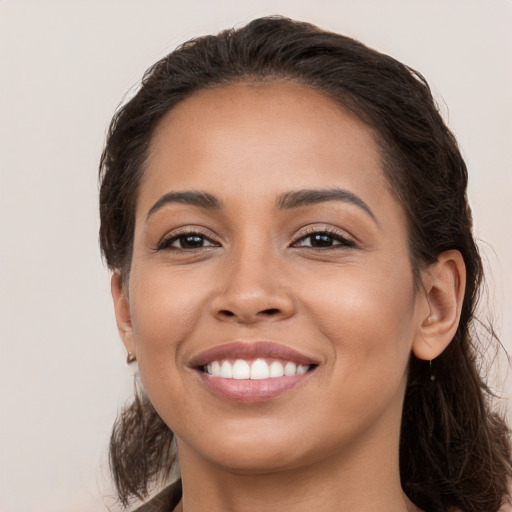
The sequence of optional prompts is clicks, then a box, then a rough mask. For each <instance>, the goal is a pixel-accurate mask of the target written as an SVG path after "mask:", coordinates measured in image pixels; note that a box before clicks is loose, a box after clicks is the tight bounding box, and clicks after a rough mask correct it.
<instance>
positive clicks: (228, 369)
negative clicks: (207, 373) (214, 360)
mask: <svg viewBox="0 0 512 512" xmlns="http://www.w3.org/2000/svg"><path fill="white" fill-rule="evenodd" d="M220 376H221V377H224V378H225V379H232V378H233V367H232V366H231V363H230V362H229V361H222V366H221V367H220Z"/></svg>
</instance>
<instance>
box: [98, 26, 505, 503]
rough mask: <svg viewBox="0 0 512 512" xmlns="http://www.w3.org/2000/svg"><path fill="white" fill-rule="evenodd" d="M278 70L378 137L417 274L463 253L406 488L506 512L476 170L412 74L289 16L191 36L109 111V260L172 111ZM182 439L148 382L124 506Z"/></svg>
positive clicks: (121, 257)
mask: <svg viewBox="0 0 512 512" xmlns="http://www.w3.org/2000/svg"><path fill="white" fill-rule="evenodd" d="M272 79H285V80H292V81H297V82H300V83H302V84H306V85H309V86H311V87H314V88H316V89H319V90H321V91H323V92H324V93H326V94H328V95H329V96H330V97H331V98H333V99H334V100H335V101H338V102H340V103H341V104H343V105H344V106H345V107H347V108H349V109H350V110H351V111H352V112H354V113H355V114H356V115H357V116H358V117H359V118H360V119H361V120H363V121H364V122H365V123H367V125H369V126H370V127H372V128H373V130H374V132H375V133H377V138H378V141H377V142H378V144H379V146H380V150H381V153H382V155H383V160H384V162H385V169H384V171H385V173H386V177H387V179H388V181H389V183H390V185H391V188H392V190H393V192H394V194H395V196H396V197H397V199H398V200H399V201H400V202H401V204H402V205H403V208H404V210H405V212H406V213H407V218H408V223H409V226H408V228H409V247H410V255H411V262H412V267H413V271H414V272H415V275H416V276H417V275H418V270H419V269H421V268H422V267H424V266H426V265H428V264H430V263H433V262H435V261H436V259H437V258H438V256H439V255H440V254H441V253H442V252H444V251H446V250H449V249H456V250H458V251H460V252H461V254H462V256H463V258H464V262H465V264H466V271H467V286H466V291H465V296H464V302H463V307H462V314H461V319H460V324H459V327H458V330H457V333H456V334H455V336H454V338H453V340H452V342H451V343H450V345H449V346H448V348H447V349H446V350H445V351H444V352H443V353H442V354H441V355H440V356H439V357H438V358H437V359H436V360H435V361H433V362H432V367H430V365H429V363H426V362H424V361H420V360H418V359H416V358H415V357H414V356H411V361H410V370H409V382H408V387H407V391H406V395H405V401H404V407H403V419H402V428H401V441H400V471H401V479H402V487H403V489H404V491H405V492H406V493H407V495H408V496H409V498H410V499H411V500H412V501H414V502H415V503H416V504H417V505H418V506H420V507H421V508H423V509H425V510H429V511H438V510H439V511H444V510H449V509H450V508H451V507H456V508H458V509H460V510H463V511H467V512H490V511H496V510H498V508H499V506H500V504H501V502H502V499H503V497H504V496H505V495H506V486H507V478H509V477H510V475H511V473H512V468H511V450H510V439H509V437H508V434H509V433H508V429H507V427H506V425H505V423H504V421H503V419H502V418H501V417H500V416H499V415H498V414H497V413H496V412H493V411H492V410H491V401H492V400H491V399H492V395H491V393H490V392H489V389H488V387H487V386H486V384H485V381H484V380H483V379H482V376H481V375H480V374H479V372H478V370H477V365H478V358H479V353H480V351H481V350H482V345H481V344H479V341H478V339H477V337H476V336H475V330H474V311H475V306H476V303H477V300H478V294H479V289H480V285H481V281H482V263H481V259H480V256H479V254H478V249H477V247H476V244H475V241H474V238H473V235H472V220H471V212H470V209H469V206H468V202H467V197H466V187H467V179H468V177H467V169H466V165H465V163H464V160H463V159H462V156H461V154H460V151H459V149H458V147H457V143H456V140H455V138H454V136H453V134H452V133H451V132H450V130H449V129H448V128H447V127H446V125H445V124H444V122H443V120H442V118H441V116H440V114H439V112H438V109H437V107H436V104H435V102H434V100H433V98H432V95H431V92H430V89H429V87H428V84H427V82H426V81H425V79H424V78H423V77H422V76H421V75H420V74H419V73H417V72H416V71H414V70H412V69H410V68H409V67H407V66H405V65H403V64H401V63H400V62H398V61H396V60H395V59H393V58H391V57H389V56H387V55H383V54H381V53H379V52H377V51H375V50H372V49H369V48H367V47H366V46H364V45H363V44H361V43H359V42H357V41H355V40H353V39H350V38H347V37H344V36H341V35H338V34H334V33H330V32H325V31H323V30H320V29H318V28H317V27H314V26H312V25H310V24H306V23H300V22H295V21H292V20H289V19H286V18H281V17H269V18H262V19H258V20H255V21H252V22H251V23H249V24H248V25H246V26H245V27H242V28H240V29H236V30H227V31H224V32H221V33H220V34H218V35H215V36H205V37H201V38H198V39H194V40H191V41H189V42H187V43H185V44H183V45H182V46H181V47H179V48H178V49H177V50H175V51H174V52H172V53H170V54H169V55H167V56H166V57H164V58H163V59H162V60H160V61H159V62H157V63H156V64H155V65H154V66H152V67H151V68H150V69H149V70H148V71H147V72H146V74H145V75H144V78H143V81H142V85H141V87H140V90H139V91H138V93H137V94H136V95H135V96H134V97H133V98H132V99H131V100H130V101H129V102H128V103H126V104H125V105H124V106H122V107H121V108H120V109H119V110H118V111H117V113H116V114H115V116H114V118H113V120H112V123H111V126H110V130H109V133H108V137H107V142H106V146H105V149H104V151H103V155H102V158H101V166H100V181H101V191H100V215H101V228H100V243H101V248H102V251H103V254H104V257H105V260H106V262H107V264H108V266H109V267H110V268H111V269H112V270H115V271H118V272H121V274H122V275H123V278H124V279H127V278H128V276H129V272H130V262H131V253H132V244H133V231H134V211H135V202H136V198H137V192H138V184H139V182H140V179H141V176H142V174H143V172H144V163H145V160H146V157H147V151H148V146H149V142H150V140H151V137H152V134H153V131H154V129H155V127H156V125H157V124H158V122H159V120H160V119H161V118H162V117H163V115H164V114H165V113H166V112H168V111H169V110H170V109H172V108H173V107H174V106H175V105H176V104H177V103H179V102H180V101H183V100H184V99H185V98H187V97H189V96H190V95H192V94H193V93H194V92H195V91H198V90H200V89H205V88H208V87H213V86H219V85H222V84H229V83H234V82H239V81H244V80H272ZM490 332H491V333H492V330H491V331H490ZM492 338H493V336H491V339H492ZM493 341H496V340H495V339H494V340H493ZM432 375H433V376H434V377H435V378H434V380H432V379H431V376H432ZM172 439H173V434H172V432H171V431H170V430H169V428H168V427H167V426H166V424H165V423H164V422H163V421H162V420H161V419H160V418H159V416H158V414H157V413H156V412H155V410H154V409H153V407H152V406H151V403H150V402H149V400H148V399H147V397H146V396H145V395H144V392H143V390H141V389H139V390H138V392H137V394H136V397H135V400H134V402H133V403H132V404H131V405H129V406H128V407H127V408H126V409H125V410H124V411H123V413H122V414H121V415H120V417H119V419H118V421H117V423H116V425H115V427H114V431H113V434H112V439H111V467H112V472H113V475H114V479H115V482H116V485H117V488H118V493H119V497H120V501H121V502H122V503H123V504H124V505H127V504H128V503H129V500H130V498H132V497H137V498H143V497H144V496H146V495H147V491H148V488H149V486H150V485H151V484H152V483H154V482H158V481H160V480H161V479H163V478H165V477H166V476H167V475H168V473H169V471H170V469H171V465H172V464H173V461H174V459H175V455H174V452H173V450H172Z"/></svg>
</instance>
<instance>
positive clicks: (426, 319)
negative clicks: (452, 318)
mask: <svg viewBox="0 0 512 512" xmlns="http://www.w3.org/2000/svg"><path fill="white" fill-rule="evenodd" d="M433 321H434V316H433V315H429V316H427V318H425V320H424V322H423V325H430V324H431V323H432V322H433Z"/></svg>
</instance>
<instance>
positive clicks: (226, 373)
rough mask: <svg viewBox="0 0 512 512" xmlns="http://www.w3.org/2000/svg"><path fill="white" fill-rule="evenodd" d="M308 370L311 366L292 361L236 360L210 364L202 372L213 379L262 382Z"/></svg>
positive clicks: (300, 373)
mask: <svg viewBox="0 0 512 512" xmlns="http://www.w3.org/2000/svg"><path fill="white" fill-rule="evenodd" d="M310 368H311V365H305V364H299V365H297V364H295V363H294V362H292V361H286V362H285V361H283V362H281V361H272V362H268V361H266V360H265V359H256V360H254V361H247V360H245V359H236V360H235V361H234V362H230V361H213V362H212V363H211V364H208V365H206V366H204V367H203V371H205V372H206V373H207V374H208V375H212V376H213V377H223V378H225V379H237V380H249V379H251V380H264V379H276V378H279V377H291V376H293V375H302V374H304V373H306V372H307V371H308V370H309V369H310Z"/></svg>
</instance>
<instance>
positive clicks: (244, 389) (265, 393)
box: [198, 370, 313, 403]
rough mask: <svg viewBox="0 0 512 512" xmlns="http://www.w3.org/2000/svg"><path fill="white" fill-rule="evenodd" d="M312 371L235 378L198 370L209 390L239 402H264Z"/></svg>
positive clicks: (291, 386) (298, 381)
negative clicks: (272, 376) (265, 377)
mask: <svg viewBox="0 0 512 512" xmlns="http://www.w3.org/2000/svg"><path fill="white" fill-rule="evenodd" d="M312 373H313V371H311V370H310V371H308V372H306V373H304V374H302V375H291V376H289V377H275V378H271V379H255V380H251V379H241V380H237V379H225V378H223V377H213V376H212V375H209V374H208V373H204V372H200V371H198V374H199V377H200V378H201V381H202V382H203V383H204V384H205V385H206V387H207V388H208V389H209V390H210V391H211V392H213V393H214V394H215V395H217V396H219V397H221V398H223V399H225V400H230V401H232V402H239V403H255V402H264V401H266V400H271V399H273V398H276V397H278V396H279V395H281V394H283V393H285V392H287V391H289V390H291V389H293V388H295V387H297V386H298V385H299V384H301V383H303V382H304V381H305V380H307V379H308V378H309V377H310V376H311V374H312Z"/></svg>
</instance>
